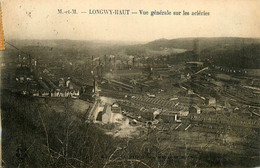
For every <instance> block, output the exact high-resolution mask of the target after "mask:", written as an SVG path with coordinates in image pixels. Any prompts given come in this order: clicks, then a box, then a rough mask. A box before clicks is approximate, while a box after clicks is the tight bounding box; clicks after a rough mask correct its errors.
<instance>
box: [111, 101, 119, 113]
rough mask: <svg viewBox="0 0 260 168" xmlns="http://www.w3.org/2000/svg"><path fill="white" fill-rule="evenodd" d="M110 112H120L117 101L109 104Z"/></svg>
mask: <svg viewBox="0 0 260 168" xmlns="http://www.w3.org/2000/svg"><path fill="white" fill-rule="evenodd" d="M111 111H112V113H121V107H120V106H119V105H118V104H117V103H113V104H112V105H111Z"/></svg>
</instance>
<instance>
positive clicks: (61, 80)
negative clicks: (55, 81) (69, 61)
mask: <svg viewBox="0 0 260 168" xmlns="http://www.w3.org/2000/svg"><path fill="white" fill-rule="evenodd" d="M64 85H65V81H64V79H63V78H60V80H59V85H58V86H59V87H64Z"/></svg>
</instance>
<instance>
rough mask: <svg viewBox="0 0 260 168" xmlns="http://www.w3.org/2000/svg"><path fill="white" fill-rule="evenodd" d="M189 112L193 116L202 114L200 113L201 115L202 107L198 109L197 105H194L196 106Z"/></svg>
mask: <svg viewBox="0 0 260 168" xmlns="http://www.w3.org/2000/svg"><path fill="white" fill-rule="evenodd" d="M189 112H190V113H191V114H200V113H201V109H200V107H198V106H197V105H194V106H191V107H190V108H189Z"/></svg>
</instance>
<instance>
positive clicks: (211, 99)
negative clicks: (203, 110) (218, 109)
mask: <svg viewBox="0 0 260 168" xmlns="http://www.w3.org/2000/svg"><path fill="white" fill-rule="evenodd" d="M206 104H207V105H209V106H216V104H217V101H216V98H214V97H208V98H206Z"/></svg>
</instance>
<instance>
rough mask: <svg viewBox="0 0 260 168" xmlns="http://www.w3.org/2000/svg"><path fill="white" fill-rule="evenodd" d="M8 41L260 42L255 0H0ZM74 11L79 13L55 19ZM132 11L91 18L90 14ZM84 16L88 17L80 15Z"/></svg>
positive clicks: (256, 2)
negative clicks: (141, 12)
mask: <svg viewBox="0 0 260 168" xmlns="http://www.w3.org/2000/svg"><path fill="white" fill-rule="evenodd" d="M0 2H1V8H2V19H3V28H4V36H5V39H6V40H9V39H71V40H106V41H145V42H147V41H152V40H156V39H161V38H166V39H174V38H183V37H184V38H185V37H257V38H259V37H260V22H259V18H260V11H259V10H258V7H259V6H260V1H259V0H211V1H208V0H174V1H173V0H171V1H170V0H163V1H162V0H124V1H122V0H55V1H54V0H1V1H0ZM58 9H62V10H63V11H66V10H71V9H76V10H77V12H78V14H58ZM95 9H111V10H123V9H127V10H130V15H104V14H103V15H97V14H96V15H93V14H89V10H95ZM139 10H144V11H148V12H149V14H150V12H151V11H154V10H157V11H160V10H163V11H166V10H168V11H171V12H174V11H176V12H178V11H180V12H183V10H185V11H188V12H190V14H191V12H196V11H198V10H200V11H204V10H205V11H206V12H209V13H210V15H209V16H191V15H189V16H183V15H181V16H175V15H156V16H150V15H139V14H131V12H139ZM82 12H87V13H82Z"/></svg>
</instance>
